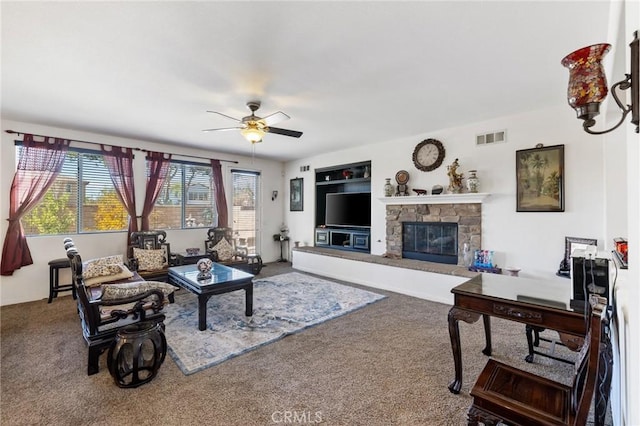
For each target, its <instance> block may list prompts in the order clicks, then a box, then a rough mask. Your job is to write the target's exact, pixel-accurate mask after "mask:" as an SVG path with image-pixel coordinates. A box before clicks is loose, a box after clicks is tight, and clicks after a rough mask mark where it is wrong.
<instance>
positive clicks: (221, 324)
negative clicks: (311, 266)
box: [164, 272, 385, 375]
mask: <svg viewBox="0 0 640 426" xmlns="http://www.w3.org/2000/svg"><path fill="white" fill-rule="evenodd" d="M181 293H182V294H178V295H176V301H175V303H173V304H171V305H169V306H167V307H166V308H165V311H166V317H167V318H166V320H165V322H164V323H165V325H166V332H165V333H166V337H167V345H168V347H169V355H170V356H171V357H172V358H173V360H174V361H175V362H176V364H178V366H179V367H180V369H181V370H182V372H183V373H184V374H186V375H188V374H193V373H196V372H198V371H201V370H204V369H205V368H208V367H211V366H213V365H216V364H219V363H221V362H223V361H225V360H227V359H229V358H232V357H234V356H237V355H240V354H242V353H245V352H248V351H251V350H253V349H256V348H258V347H260V346H262V345H265V344H267V343H272V342H274V341H276V340H278V339H281V338H283V337H285V336H287V335H290V334H293V333H297V332H299V331H301V330H304V329H305V328H307V327H311V326H313V325H316V324H319V323H321V322H324V321H327V320H330V319H332V318H336V317H339V316H340V315H344V314H346V313H348V312H352V311H354V310H356V309H359V308H362V307H364V306H366V305H368V304H370V303H373V302H376V301H378V300H380V299H383V298H384V297H385V296H383V295H380V294H377V293H372V292H370V291H366V290H361V289H358V288H354V287H348V286H344V285H341V284H337V283H334V282H331V281H327V280H323V279H320V278H316V277H312V276H310V275H306V274H301V273H298V272H292V273H287V274H282V275H276V276H273V277H268V278H264V279H258V280H255V281H254V285H253V317H251V318H249V317H246V316H245V315H244V309H245V303H244V302H245V295H244V291H235V292H231V293H226V294H221V295H216V296H212V297H211V298H210V299H209V303H208V304H207V329H206V330H204V331H199V330H198V301H197V298H196V296H195V295H193V294H191V293H187V292H185V291H181Z"/></svg>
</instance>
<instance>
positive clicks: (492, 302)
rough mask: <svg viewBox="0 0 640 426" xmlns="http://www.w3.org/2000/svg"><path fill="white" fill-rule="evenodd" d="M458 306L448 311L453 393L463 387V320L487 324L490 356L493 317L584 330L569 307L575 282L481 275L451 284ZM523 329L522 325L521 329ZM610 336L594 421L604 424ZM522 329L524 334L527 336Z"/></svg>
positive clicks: (580, 317) (574, 331)
mask: <svg viewBox="0 0 640 426" xmlns="http://www.w3.org/2000/svg"><path fill="white" fill-rule="evenodd" d="M451 292H452V293H453V295H454V305H453V307H452V308H451V309H450V310H449V316H448V319H449V336H450V337H451V349H452V351H453V362H454V367H455V378H454V380H453V381H452V382H451V383H450V384H449V390H450V391H451V392H452V393H455V394H457V393H459V392H460V388H461V386H462V349H461V345H460V329H459V326H458V322H459V321H460V320H462V321H464V322H466V323H469V324H471V323H474V322H476V321H478V319H480V316H482V320H483V323H484V332H485V342H486V344H485V348H484V349H483V350H482V353H484V354H485V355H487V356H490V355H491V322H490V317H492V316H494V317H498V318H504V319H508V320H511V321H517V322H521V323H523V324H528V325H532V326H536V327H539V328H541V329H544V328H547V329H551V330H556V331H558V332H560V333H565V334H570V335H573V336H576V337H578V338H583V337H584V335H585V321H584V316H583V313H582V312H580V311H576V310H574V309H573V308H571V307H570V300H571V283H569V282H567V283H564V282H555V281H544V280H534V279H528V278H521V277H511V276H505V275H496V274H479V275H478V276H476V277H474V278H472V279H470V280H469V281H467V282H465V283H462V284H460V285H459V286H457V287H455V288H453V289H452V290H451ZM523 331H524V328H523ZM603 334H606V337H607V341H606V342H603V343H605V344H604V345H603V349H601V360H600V369H601V370H602V371H604V372H605V374H604V375H603V376H602V377H599V383H598V385H597V387H596V425H601V424H603V423H604V417H605V414H606V408H607V404H608V402H609V399H608V398H609V385H610V381H611V368H610V366H611V364H612V356H611V345H610V342H609V341H608V333H603ZM524 337H525V336H524V333H523V339H524ZM603 362H604V363H606V364H607V365H606V366H605V365H603Z"/></svg>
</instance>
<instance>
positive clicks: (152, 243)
mask: <svg viewBox="0 0 640 426" xmlns="http://www.w3.org/2000/svg"><path fill="white" fill-rule="evenodd" d="M141 238H142V247H143V248H144V249H145V250H156V249H157V247H156V241H157V239H156V237H155V236H149V237H144V236H143V237H141Z"/></svg>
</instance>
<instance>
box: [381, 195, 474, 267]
mask: <svg viewBox="0 0 640 426" xmlns="http://www.w3.org/2000/svg"><path fill="white" fill-rule="evenodd" d="M394 198H396V197H394ZM400 198H402V197H397V202H398V204H389V203H387V206H386V225H387V227H386V233H387V253H386V255H387V257H391V258H397V259H400V258H402V257H408V258H413V259H415V258H416V257H414V256H411V255H407V250H406V248H403V240H404V239H405V238H403V237H405V236H406V235H403V234H406V233H407V231H403V229H405V228H407V226H403V224H405V223H407V224H410V226H409V228H410V229H412V231H410V233H414V237H417V238H414V239H417V240H418V241H417V242H416V241H414V242H413V243H412V244H413V245H414V246H413V250H409V251H414V252H415V251H418V252H420V251H432V250H431V248H427V247H430V245H429V244H428V243H427V241H420V240H421V239H423V237H424V238H427V234H425V233H424V232H428V231H413V229H414V228H415V229H418V228H420V227H419V226H418V227H417V228H416V227H415V225H416V224H420V223H427V222H428V223H429V225H434V224H437V223H442V224H447V225H449V224H452V225H455V226H456V227H457V238H454V240H456V241H455V244H456V245H457V247H456V250H455V253H454V254H453V255H450V256H454V257H453V258H449V259H448V260H446V261H444V260H443V259H438V257H437V256H436V257H432V258H428V259H425V258H421V260H428V261H431V262H439V263H450V264H457V265H463V264H464V262H463V259H462V248H463V246H464V244H465V243H469V246H470V247H471V249H472V250H474V249H479V248H480V247H481V246H482V245H481V241H482V239H481V232H482V204H480V203H452V204H428V203H425V204H400V203H401V202H402V201H401V200H400ZM412 198H413V197H412ZM393 201H394V202H395V201H396V200H393ZM425 201H427V200H425ZM412 226H413V228H412ZM447 228H449V229H451V228H450V227H447ZM434 229H435V228H434ZM416 232H417V234H416ZM421 232H422V233H421ZM438 232H440V231H438ZM447 232H451V231H450V230H449V231H447ZM421 235H422V236H423V237H421ZM443 235H444V236H443ZM445 237H446V241H448V242H451V238H450V237H451V235H448V234H441V235H440V236H438V237H437V238H440V240H438V241H440V242H443V241H445V239H444V238H445ZM434 240H435V239H434ZM432 245H433V244H431V246H432ZM416 248H417V250H415V249H416ZM434 250H435V249H434ZM403 251H404V252H405V253H404V254H405V255H404V256H403ZM456 257H457V259H456ZM419 258H420V257H419ZM456 260H457V261H456Z"/></svg>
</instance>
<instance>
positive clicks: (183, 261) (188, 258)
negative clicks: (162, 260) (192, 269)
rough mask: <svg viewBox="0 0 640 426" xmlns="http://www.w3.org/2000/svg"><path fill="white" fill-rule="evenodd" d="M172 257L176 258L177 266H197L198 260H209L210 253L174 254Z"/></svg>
mask: <svg viewBox="0 0 640 426" xmlns="http://www.w3.org/2000/svg"><path fill="white" fill-rule="evenodd" d="M172 255H174V256H175V257H176V266H181V265H195V264H196V263H198V260H200V259H206V258H209V253H206V252H205V253H198V254H189V253H172Z"/></svg>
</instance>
